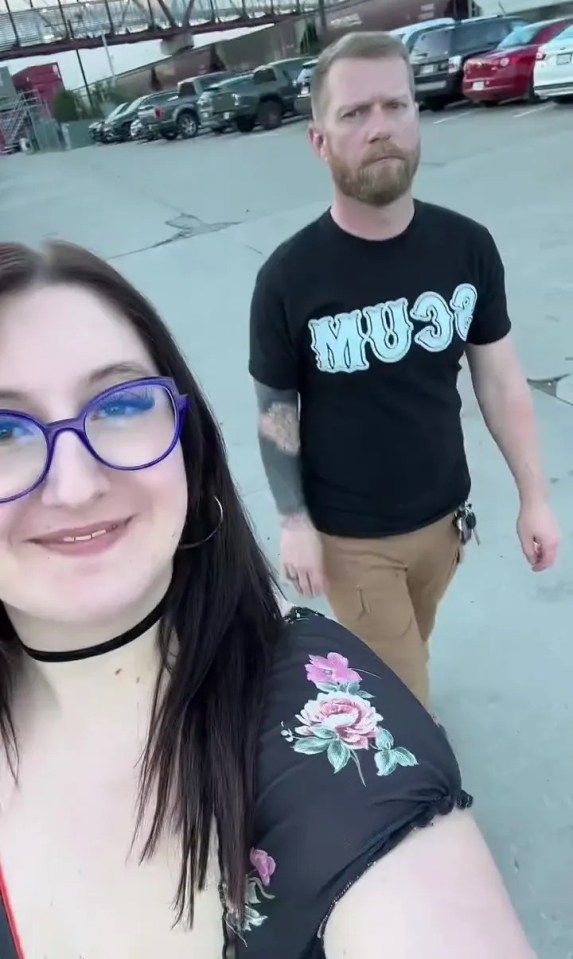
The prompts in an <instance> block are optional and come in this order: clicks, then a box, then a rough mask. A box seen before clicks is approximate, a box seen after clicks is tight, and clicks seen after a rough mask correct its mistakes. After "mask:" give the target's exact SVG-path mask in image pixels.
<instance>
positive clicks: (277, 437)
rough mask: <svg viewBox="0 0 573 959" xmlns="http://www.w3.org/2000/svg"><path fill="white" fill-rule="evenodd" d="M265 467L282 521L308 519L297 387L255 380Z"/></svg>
mask: <svg viewBox="0 0 573 959" xmlns="http://www.w3.org/2000/svg"><path fill="white" fill-rule="evenodd" d="M255 392H256V396H257V404H258V409H259V420H258V434H259V446H260V450H261V457H262V460H263V466H264V468H265V473H266V475H267V479H268V483H269V487H270V490H271V493H272V496H273V499H274V501H275V503H276V507H277V510H278V513H279V516H280V518H281V522H282V523H283V524H289V523H298V522H299V521H300V520H301V519H304V520H306V519H307V513H306V505H305V501H304V493H303V488H302V469H301V459H300V425H299V409H298V393H297V391H296V390H275V389H272V388H271V387H269V386H264V385H263V384H262V383H256V382H255Z"/></svg>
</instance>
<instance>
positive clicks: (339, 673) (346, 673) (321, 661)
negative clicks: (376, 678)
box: [304, 653, 361, 686]
mask: <svg viewBox="0 0 573 959" xmlns="http://www.w3.org/2000/svg"><path fill="white" fill-rule="evenodd" d="M304 668H305V669H306V678H307V679H308V680H309V682H311V683H314V684H315V686H318V685H319V684H320V683H334V684H335V685H336V686H342V685H343V684H344V683H360V680H361V676H360V673H357V672H356V670H355V669H351V668H350V667H349V665H348V660H347V659H346V658H345V657H344V656H341V655H340V653H329V654H328V656H310V663H309V664H308V665H307V666H305V667H304Z"/></svg>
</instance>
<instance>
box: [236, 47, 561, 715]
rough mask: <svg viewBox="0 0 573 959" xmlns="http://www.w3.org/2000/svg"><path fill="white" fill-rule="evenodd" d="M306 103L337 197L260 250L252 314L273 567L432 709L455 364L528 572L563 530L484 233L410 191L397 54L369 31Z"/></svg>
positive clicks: (405, 99)
mask: <svg viewBox="0 0 573 959" xmlns="http://www.w3.org/2000/svg"><path fill="white" fill-rule="evenodd" d="M312 111H313V117H312V123H311V126H310V141H311V144H312V147H313V149H314V151H315V153H316V154H317V155H318V157H319V158H320V159H321V160H323V161H324V162H325V163H326V164H327V165H328V167H329V169H330V173H331V176H332V182H333V190H334V197H333V202H332V205H331V207H330V209H329V210H328V211H327V212H325V213H324V214H323V215H322V216H321V217H319V219H318V220H316V221H315V222H313V223H311V224H310V225H308V226H306V227H305V228H304V229H303V230H301V231H300V232H299V233H297V234H296V235H295V236H293V237H291V238H290V239H289V240H287V241H286V242H284V243H283V244H281V246H279V248H278V249H277V250H275V252H274V253H273V254H272V255H271V256H270V258H269V259H268V260H267V261H266V263H265V264H264V265H263V267H262V268H261V270H260V271H259V274H258V277H257V281H256V287H255V291H254V295H253V300H252V308H251V326H250V361H249V371H250V373H251V376H252V377H253V379H254V381H255V387H256V393H257V399H258V407H259V439H260V446H261V453H262V457H263V462H264V466H265V470H266V474H267V477H268V481H269V484H270V488H271V491H272V493H273V496H274V499H275V502H276V506H277V510H278V513H279V517H280V523H281V560H282V566H283V571H284V573H285V575H286V576H287V578H288V579H289V580H290V581H291V582H292V583H293V584H294V586H295V587H296V589H297V590H298V592H299V593H301V594H302V595H303V596H318V595H320V594H322V593H323V592H324V593H326V596H327V598H328V601H329V603H330V605H331V607H332V609H333V611H334V613H335V615H336V617H337V618H338V619H339V620H340V622H341V623H343V625H344V626H346V627H347V628H349V629H351V630H352V631H353V632H355V633H356V634H357V635H358V636H360V637H361V638H362V639H363V640H364V641H365V642H366V643H368V645H369V646H371V647H372V649H374V650H375V652H377V653H378V655H379V656H380V657H381V658H382V659H384V661H385V662H386V663H387V664H388V665H389V666H390V667H391V668H392V669H393V670H394V671H395V672H396V673H397V674H398V675H399V676H400V677H401V679H402V680H403V681H404V682H405V683H406V685H407V686H409V688H410V689H411V690H412V692H413V693H414V694H415V695H416V696H417V697H418V698H419V700H420V701H421V702H422V703H423V704H424V705H425V706H426V707H428V708H430V688H429V676H428V639H429V637H430V633H431V632H432V628H433V626H434V621H435V617H436V612H437V609H438V604H439V602H440V600H441V598H442V597H443V595H444V593H445V591H446V589H447V587H448V585H449V583H450V582H451V580H452V578H453V576H454V573H455V571H456V569H457V567H458V564H459V562H460V559H461V555H462V549H463V546H464V543H465V542H467V541H468V540H469V539H470V538H471V536H472V532H473V531H474V529H475V515H474V513H473V511H472V509H471V506H470V504H469V503H468V496H469V494H470V475H469V470H468V465H467V462H466V455H465V450H464V438H463V433H462V425H461V417H460V409H461V401H460V397H459V393H458V388H457V377H458V371H459V366H460V361H461V359H462V357H463V356H464V355H465V356H466V357H467V361H468V364H469V368H470V371H471V376H472V382H473V387H474V390H475V393H476V396H477V399H478V402H479V406H480V408H481V411H482V413H483V416H484V419H485V422H486V424H487V427H488V429H489V430H490V432H491V434H492V436H493V438H494V440H495V441H496V443H497V445H498V447H499V449H500V450H501V452H502V454H503V456H504V457H505V460H506V461H507V464H508V466H509V469H510V470H511V472H512V474H513V476H514V478H515V482H516V485H517V490H518V494H519V503H520V507H519V515H518V520H517V531H518V535H519V540H520V543H521V548H522V550H523V553H524V554H525V557H526V559H527V561H528V562H529V564H530V566H531V568H532V569H533V570H534V571H541V570H544V569H547V568H548V567H550V566H552V565H553V563H554V562H555V560H556V557H557V552H558V546H559V531H558V528H557V525H556V522H555V519H554V517H553V514H552V511H551V508H550V505H549V501H548V487H547V483H546V480H545V477H544V474H543V469H542V465H541V460H540V454H539V449H538V442H537V437H536V428H535V422H534V414H533V408H532V402H531V396H530V391H529V388H528V385H527V382H526V379H525V377H524V374H523V372H522V369H521V367H520V364H519V361H518V359H517V356H516V353H515V349H514V346H513V343H512V339H511V335H510V327H511V323H510V319H509V316H508V310H507V302H506V292H505V277H504V267H503V264H502V261H501V257H500V255H499V252H498V250H497V247H496V245H495V242H494V240H493V238H492V236H491V234H490V233H489V232H488V230H487V229H486V228H485V227H484V226H481V225H480V224H478V223H476V222H475V221H473V220H470V219H468V218H467V217H465V216H461V215H460V214H458V213H454V212H452V211H451V210H447V209H444V208H442V207H438V206H434V205H432V204H430V203H426V202H422V201H420V200H416V199H414V198H413V195H412V183H413V180H414V177H415V174H416V171H417V169H418V165H419V162H420V128H419V116H418V107H417V104H416V101H415V97H414V84H413V78H412V72H411V68H410V63H409V59H408V53H407V50H406V48H405V47H404V46H403V45H402V43H401V42H400V41H398V40H397V39H395V38H394V37H391V36H389V35H387V34H384V33H353V34H349V35H347V36H345V37H343V38H342V39H341V40H339V41H338V42H336V43H334V44H333V45H331V46H330V47H328V48H327V49H326V50H325V51H324V52H323V53H322V55H321V56H320V58H319V60H318V63H317V66H316V68H315V72H314V76H313V81H312ZM333 652H336V651H335V650H333Z"/></svg>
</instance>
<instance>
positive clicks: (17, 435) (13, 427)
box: [0, 418, 38, 445]
mask: <svg viewBox="0 0 573 959" xmlns="http://www.w3.org/2000/svg"><path fill="white" fill-rule="evenodd" d="M37 435H38V430H37V429H34V428H33V426H32V425H31V424H30V423H28V422H27V421H26V420H20V419H17V418H14V419H0V445H6V444H8V443H15V442H22V441H26V440H31V439H36V437H37Z"/></svg>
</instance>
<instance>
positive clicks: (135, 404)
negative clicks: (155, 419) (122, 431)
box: [92, 390, 155, 419]
mask: <svg viewBox="0 0 573 959" xmlns="http://www.w3.org/2000/svg"><path fill="white" fill-rule="evenodd" d="M154 407H155V395H154V393H153V391H151V390H145V391H143V390H142V391H141V392H137V393H136V392H123V393H116V394H115V395H114V396H108V397H107V399H105V400H102V401H101V403H98V405H97V407H96V409H95V410H94V411H93V414H92V416H93V418H95V419H121V418H123V417H129V416H139V415H141V413H148V412H149V410H152V409H153V408H154Z"/></svg>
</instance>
